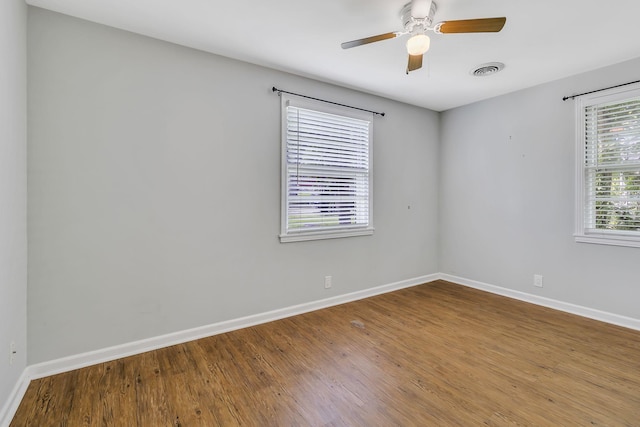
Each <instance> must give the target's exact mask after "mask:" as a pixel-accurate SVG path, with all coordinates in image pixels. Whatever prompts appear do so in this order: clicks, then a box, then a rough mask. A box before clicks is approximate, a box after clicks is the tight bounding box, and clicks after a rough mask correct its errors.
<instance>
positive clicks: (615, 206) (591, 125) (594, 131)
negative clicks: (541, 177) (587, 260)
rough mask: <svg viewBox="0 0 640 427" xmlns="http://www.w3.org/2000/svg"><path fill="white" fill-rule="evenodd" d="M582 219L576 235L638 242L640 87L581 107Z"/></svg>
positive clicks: (630, 243)
mask: <svg viewBox="0 0 640 427" xmlns="http://www.w3.org/2000/svg"><path fill="white" fill-rule="evenodd" d="M580 114H581V115H582V117H581V123H582V132H583V135H582V142H581V144H580V145H581V147H582V150H583V152H582V153H583V154H582V156H581V157H582V166H581V169H582V170H581V175H582V176H581V177H580V178H581V179H580V180H581V182H582V186H583V188H582V203H581V204H582V206H581V214H582V224H581V227H580V229H579V230H578V233H577V236H578V237H587V238H589V239H601V240H602V241H600V242H598V243H607V244H622V245H626V246H640V89H635V90H631V91H630V90H625V91H621V92H618V93H612V94H604V95H600V96H593V97H591V99H588V100H585V101H584V102H583V103H582V105H581V106H580Z"/></svg>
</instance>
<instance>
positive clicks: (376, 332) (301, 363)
mask: <svg viewBox="0 0 640 427" xmlns="http://www.w3.org/2000/svg"><path fill="white" fill-rule="evenodd" d="M240 425H241V426H394V425H395V426H447V425H460V426H476V425H486V426H507V425H509V426H514V425H517V426H534V425H536V426H561V425H562V426H640V332H638V331H633V330H629V329H625V328H621V327H617V326H613V325H608V324H604V323H600V322H597V321H593V320H589V319H584V318H581V317H578V316H573V315H570V314H566V313H561V312H558V311H554V310H551V309H546V308H542V307H538V306H534V305H531V304H527V303H523V302H518V301H515V300H511V299H508V298H504V297H500V296H496V295H491V294H488V293H484V292H481V291H477V290H473V289H469V288H465V287H462V286H458V285H454V284H451V283H447V282H442V281H440V282H434V283H430V284H425V285H421V286H416V287H413V288H409V289H405V290H401V291H397V292H393V293H389V294H385V295H381V296H376V297H373V298H369V299H366V300H362V301H357V302H353V303H349V304H344V305H340V306H336V307H332V308H328V309H324V310H320V311H316V312H313V313H308V314H304V315H299V316H295V317H292V318H288V319H284V320H279V321H276V322H271V323H267V324H264V325H259V326H255V327H251V328H247V329H243V330H239V331H234V332H230V333H226V334H221V335H217V336H214V337H210V338H205V339H201V340H197V341H192V342H189V343H186V344H181V345H176V346H172V347H167V348H163V349H160V350H157V351H151V352H148V353H144V354H140V355H137V356H132V357H127V358H124V359H119V360H115V361H112V362H108V363H102V364H98V365H95V366H91V367H88V368H84V369H79V370H76V371H72V372H68V373H64V374H60V375H55V376H52V377H47V378H43V379H39V380H34V381H32V383H31V384H30V386H29V388H28V390H27V392H26V395H25V397H24V399H23V401H22V403H21V405H20V407H19V408H18V411H17V413H16V415H15V417H14V420H13V422H12V424H11V426H12V427H18V426H38V427H42V426H127V427H130V426H152V427H156V426H168V427H177V426H180V427H191V426H240Z"/></svg>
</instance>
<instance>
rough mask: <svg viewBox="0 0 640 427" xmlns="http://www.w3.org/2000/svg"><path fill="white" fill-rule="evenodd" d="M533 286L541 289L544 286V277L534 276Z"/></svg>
mask: <svg viewBox="0 0 640 427" xmlns="http://www.w3.org/2000/svg"><path fill="white" fill-rule="evenodd" d="M533 286H536V287H538V288H541V287H542V286H543V282H542V275H540V274H534V275H533Z"/></svg>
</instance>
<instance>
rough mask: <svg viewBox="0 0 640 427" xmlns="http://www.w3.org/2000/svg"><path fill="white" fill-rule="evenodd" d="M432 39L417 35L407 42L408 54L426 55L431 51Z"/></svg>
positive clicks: (424, 35)
mask: <svg viewBox="0 0 640 427" xmlns="http://www.w3.org/2000/svg"><path fill="white" fill-rule="evenodd" d="M430 45H431V39H429V36H427V35H426V34H416V35H414V36H413V37H411V38H410V39H409V40H407V52H409V55H424V53H425V52H426V51H428V50H429V46H430Z"/></svg>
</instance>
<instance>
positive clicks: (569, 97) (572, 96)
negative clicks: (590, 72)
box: [562, 80, 640, 101]
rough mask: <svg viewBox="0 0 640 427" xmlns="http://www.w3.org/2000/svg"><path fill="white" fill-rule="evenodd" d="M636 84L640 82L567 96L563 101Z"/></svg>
mask: <svg viewBox="0 0 640 427" xmlns="http://www.w3.org/2000/svg"><path fill="white" fill-rule="evenodd" d="M634 83H640V80H636V81H635V82H629V83H622V84H619V85H615V86H609V87H605V88H604V89H596V90H592V91H590V92H584V93H579V94H577V95H571V96H565V97H563V98H562V100H563V101H566V100H567V99H574V98H577V97H579V96H582V95H589V94H590V93H596V92H602V91H603V90H609V89H615V88H617V87H620V86H627V85H632V84H634Z"/></svg>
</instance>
